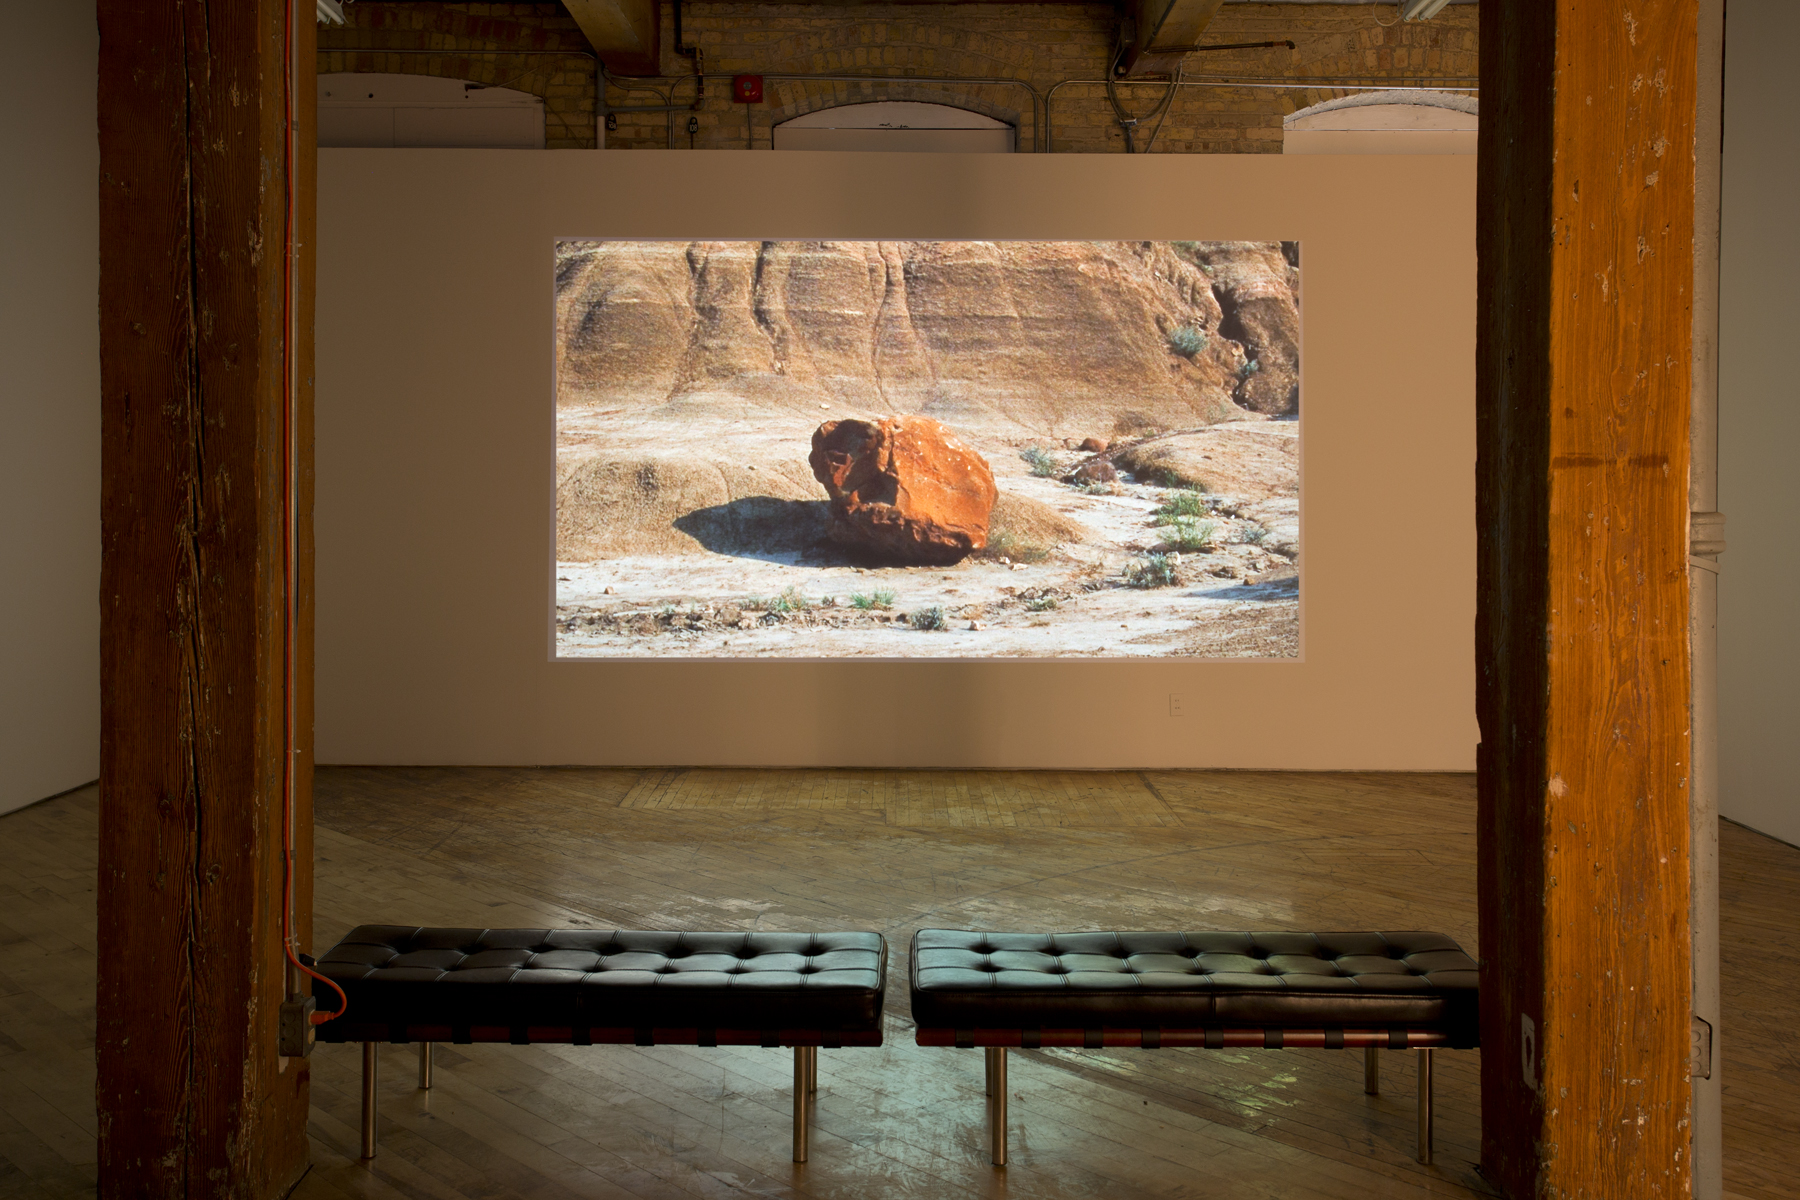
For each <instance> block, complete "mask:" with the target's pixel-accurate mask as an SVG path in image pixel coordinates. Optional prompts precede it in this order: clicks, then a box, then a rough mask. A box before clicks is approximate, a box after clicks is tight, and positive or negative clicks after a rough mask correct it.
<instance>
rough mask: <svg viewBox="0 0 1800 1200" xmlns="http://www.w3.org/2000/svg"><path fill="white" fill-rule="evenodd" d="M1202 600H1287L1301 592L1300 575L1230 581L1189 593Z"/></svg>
mask: <svg viewBox="0 0 1800 1200" xmlns="http://www.w3.org/2000/svg"><path fill="white" fill-rule="evenodd" d="M1187 594H1188V595H1189V596H1192V597H1194V598H1196V599H1202V600H1259V601H1269V600H1285V599H1287V598H1288V597H1290V596H1298V595H1299V594H1300V577H1299V576H1298V575H1285V576H1283V577H1282V578H1280V579H1271V580H1268V581H1267V582H1265V583H1228V584H1221V585H1220V586H1218V587H1210V588H1205V589H1202V590H1197V591H1192V592H1189V593H1187Z"/></svg>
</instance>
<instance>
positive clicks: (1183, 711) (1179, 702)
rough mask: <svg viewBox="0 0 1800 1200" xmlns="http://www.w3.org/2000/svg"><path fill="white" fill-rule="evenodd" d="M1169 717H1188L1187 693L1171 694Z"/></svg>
mask: <svg viewBox="0 0 1800 1200" xmlns="http://www.w3.org/2000/svg"><path fill="white" fill-rule="evenodd" d="M1169 715H1170V716H1171V717H1185V716H1187V693H1186V692H1170V693H1169Z"/></svg>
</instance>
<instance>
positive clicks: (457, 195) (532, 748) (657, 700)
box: [316, 150, 1476, 770]
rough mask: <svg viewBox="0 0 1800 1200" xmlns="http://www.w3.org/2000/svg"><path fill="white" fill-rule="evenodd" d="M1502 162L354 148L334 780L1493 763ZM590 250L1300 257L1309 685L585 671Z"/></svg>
mask: <svg viewBox="0 0 1800 1200" xmlns="http://www.w3.org/2000/svg"><path fill="white" fill-rule="evenodd" d="M1474 166H1475V164H1474V160H1473V159H1472V158H1471V157H1468V156H1450V155H1410V156H1405V157H1385V158H1384V157H1379V156H1367V155H1342V156H1330V155H1242V156H1232V155H1173V154H1171V155H1145V156H1141V157H1137V158H1124V157H1122V156H1120V157H1114V156H1099V155H1074V154H1071V155H1001V154H992V155H978V154H966V155H965V154H879V153H867V154H857V153H831V152H816V153H791V154H790V153H778V152H769V151H761V152H752V151H725V150H715V151H708V152H705V153H688V152H684V151H633V152H631V153H629V154H619V153H613V154H603V153H597V152H591V151H555V152H546V153H538V154H529V153H520V152H516V151H502V150H495V151H486V150H327V151H323V152H321V154H320V163H319V179H320V191H319V234H318V244H319V286H318V319H317V332H318V360H317V370H318V374H317V381H318V383H317V387H318V391H317V397H318V399H317V405H318V408H317V418H318V420H317V429H318V435H317V470H318V474H317V478H318V502H317V510H316V513H317V525H316V528H317V537H318V557H317V563H318V588H317V596H318V607H317V612H318V624H317V647H318V651H317V696H318V703H317V750H316V756H317V759H318V761H320V762H325V763H370V764H373V763H472V764H473V763H490V764H513V765H531V764H548V763H559V764H576V763H585V764H625V765H659V764H670V765H707V764H725V765H745V766H765V765H810V766H866V767H995V768H1005V767H1061V768H1081V767H1133V766H1160V767H1263V768H1289V769H1298V770H1331V769H1369V770H1469V769H1471V768H1472V767H1473V765H1474V757H1475V741H1476V728H1475V718H1474V697H1475V670H1474V666H1475V664H1474V655H1473V622H1474V613H1475V555H1474V552H1475V512H1474V458H1475V420H1474V417H1475V414H1474V370H1475V356H1474V346H1475V244H1474V219H1475V205H1474V197H1475V170H1474ZM1396 213H1405V214H1406V216H1405V218H1404V219H1396V218H1395V214H1396ZM558 237H636V238H644V237H668V238H694V237H700V238H872V237H887V238H989V239H1004V238H1026V239H1074V240H1112V239H1140V238H1141V239H1157V240H1164V239H1167V240H1176V239H1206V240H1212V239H1243V240H1277V239H1297V240H1299V241H1300V243H1301V262H1302V266H1301V272H1302V278H1303V280H1304V288H1305V297H1304V306H1303V310H1302V326H1303V329H1302V337H1303V340H1304V350H1303V361H1304V369H1305V372H1306V377H1305V383H1304V393H1303V400H1302V412H1301V421H1302V435H1301V438H1302V448H1301V454H1302V456H1303V464H1302V480H1301V504H1302V520H1303V524H1302V539H1303V551H1302V570H1301V575H1302V588H1303V597H1302V603H1303V614H1302V622H1303V628H1302V639H1303V640H1302V653H1303V659H1302V661H1298V662H1295V661H1285V662H1283V661H1275V662H1266V661H1265V662H1256V661H1231V660H1218V659H1212V660H1206V659H1155V660H1147V661H1146V660H1135V661H1111V662H1108V661H1081V660H1070V659H1054V660H1042V661H1006V660H992V659H985V660H961V661H955V660H951V661H941V660H940V661H919V660H912V661H904V660H902V661H889V662H880V661H850V660H828V661H819V660H786V661H782V660H770V659H763V660H756V659H731V660H715V661H705V660H698V661H697V660H692V659H689V660H676V661H644V660H639V661H620V660H604V659H600V660H594V659H590V660H578V661H568V660H565V661H560V662H555V661H551V659H550V657H549V655H550V617H551V588H552V586H553V575H554V571H553V569H552V561H551V553H552V530H553V515H554V514H553V508H552V506H553V486H554V478H553V474H554V472H553V436H554V429H553V422H554V402H553V395H552V388H553V367H554V363H553V353H552V349H553V342H552V336H553V328H552V326H553V288H552V278H553V263H554V257H553V255H554V244H555V240H556V239H557V238H558ZM1172 693H1181V694H1183V695H1184V696H1185V697H1186V698H1187V703H1186V704H1185V705H1184V710H1185V711H1184V713H1183V715H1181V716H1179V717H1177V716H1173V715H1172V714H1171V705H1170V700H1169V697H1170V695H1171V694H1172Z"/></svg>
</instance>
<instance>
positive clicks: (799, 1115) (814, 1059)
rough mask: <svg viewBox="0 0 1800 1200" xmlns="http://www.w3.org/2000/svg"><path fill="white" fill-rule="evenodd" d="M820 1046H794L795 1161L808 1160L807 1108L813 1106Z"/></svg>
mask: <svg viewBox="0 0 1800 1200" xmlns="http://www.w3.org/2000/svg"><path fill="white" fill-rule="evenodd" d="M818 1070H819V1048H818V1047H817V1046H795V1047H794V1161H795V1162H797V1163H803V1162H805V1161H806V1125H807V1116H808V1112H807V1110H808V1109H809V1108H811V1107H812V1106H811V1104H810V1100H811V1097H812V1082H813V1080H814V1079H816V1078H817V1077H818Z"/></svg>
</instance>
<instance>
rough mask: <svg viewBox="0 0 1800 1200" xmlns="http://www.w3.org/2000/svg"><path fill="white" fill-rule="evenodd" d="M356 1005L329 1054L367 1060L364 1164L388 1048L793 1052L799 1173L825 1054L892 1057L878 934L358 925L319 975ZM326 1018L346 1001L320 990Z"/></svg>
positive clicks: (326, 958)
mask: <svg viewBox="0 0 1800 1200" xmlns="http://www.w3.org/2000/svg"><path fill="white" fill-rule="evenodd" d="M316 966H317V970H318V971H319V973H320V974H321V975H324V976H326V977H327V978H329V979H331V980H333V981H334V982H336V983H337V984H338V986H340V987H342V988H343V989H344V993H345V995H346V996H347V997H348V998H349V1008H348V1009H347V1010H346V1012H345V1015H344V1016H343V1017H341V1018H338V1019H336V1020H332V1021H327V1022H325V1023H324V1024H322V1025H320V1026H319V1027H318V1038H319V1040H320V1041H324V1042H361V1043H362V1044H363V1112H362V1150H363V1156H364V1157H365V1158H369V1157H373V1156H374V1154H375V1082H376V1070H375V1068H376V1055H375V1050H376V1045H377V1043H379V1042H402V1043H404V1042H418V1043H419V1085H420V1086H421V1087H430V1086H431V1044H432V1043H433V1042H452V1043H456V1044H459V1045H463V1044H469V1043H474V1042H510V1043H513V1044H515V1045H526V1044H530V1043H534V1042H558V1043H563V1044H567V1045H576V1046H590V1045H592V1046H599V1045H630V1046H656V1045H685V1046H768V1047H778V1046H791V1047H793V1048H794V1161H795V1162H805V1161H806V1140H807V1139H806V1134H807V1119H808V1108H809V1098H810V1097H811V1095H812V1094H813V1093H814V1092H816V1091H817V1090H818V1048H819V1047H821V1046H824V1047H826V1048H828V1049H830V1048H836V1047H840V1046H879V1045H881V1002H882V991H883V987H884V985H885V983H886V979H887V942H886V941H885V940H884V939H883V938H882V937H881V935H880V934H875V933H853V932H846V933H663V932H646V931H638V930H624V929H618V930H605V929H599V930H596V929H429V928H419V927H417V926H412V925H359V926H357V927H356V928H355V929H353V930H351V931H350V933H349V935H348V936H346V937H345V938H344V940H343V941H341V942H339V943H338V944H337V945H336V946H334V947H332V948H331V949H330V950H329V951H327V952H326V953H325V954H324V955H323V956H322V957H321V958H320V959H319V960H318V963H317V964H316ZM314 996H315V999H316V1001H317V1003H318V1004H319V1006H320V1008H322V1009H327V1010H334V1009H336V1008H337V1005H338V999H337V995H336V994H335V993H334V992H332V991H331V990H330V989H329V988H327V987H326V986H324V985H323V984H317V983H315V984H314Z"/></svg>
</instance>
